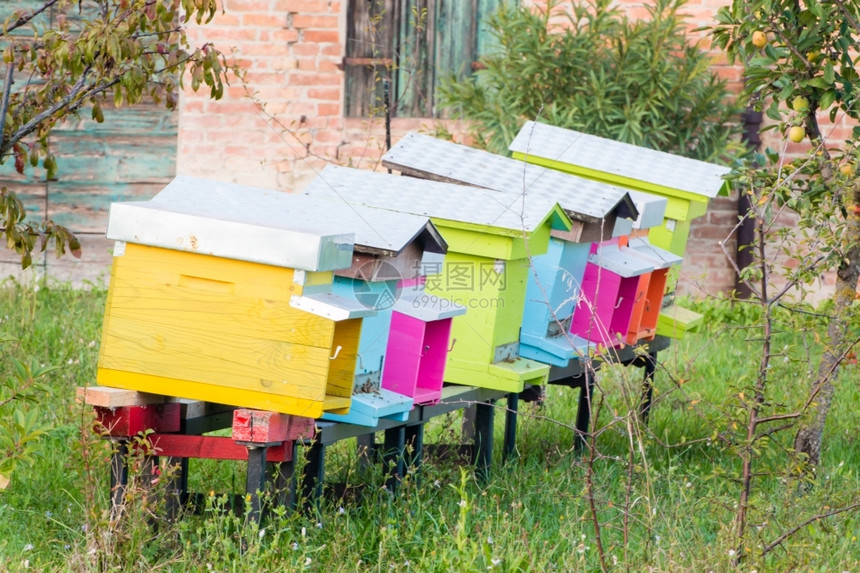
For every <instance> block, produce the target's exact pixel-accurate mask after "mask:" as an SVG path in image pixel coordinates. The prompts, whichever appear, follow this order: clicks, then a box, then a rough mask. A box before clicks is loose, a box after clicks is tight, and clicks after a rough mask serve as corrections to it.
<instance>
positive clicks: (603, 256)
mask: <svg viewBox="0 0 860 573" xmlns="http://www.w3.org/2000/svg"><path fill="white" fill-rule="evenodd" d="M653 268H654V266H653V265H652V264H650V263H649V262H648V261H647V260H645V259H643V258H642V257H639V256H636V255H635V254H634V253H632V252H631V251H630V249H628V248H627V247H619V246H618V242H617V239H616V240H613V241H608V242H605V243H594V245H592V252H591V254H590V255H589V257H588V264H587V265H586V267H585V274H584V275H583V277H582V289H581V291H580V296H579V299H578V300H577V303H576V309H574V312H573V317H572V319H571V325H570V332H571V333H572V334H575V335H577V336H581V337H582V338H585V339H587V340H590V341H592V342H597V343H600V344H603V345H604V346H615V345H617V344H620V343H622V342H624V339H625V338H626V337H627V331H628V329H629V327H630V320H631V317H632V314H633V309H634V306H635V304H636V297H637V293H638V291H639V277H640V276H641V275H642V274H644V273H648V272H651V271H652V270H653Z"/></svg>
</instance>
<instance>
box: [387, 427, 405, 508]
mask: <svg viewBox="0 0 860 573" xmlns="http://www.w3.org/2000/svg"><path fill="white" fill-rule="evenodd" d="M405 450H406V428H405V427H404V426H397V427H395V428H389V429H387V430H385V443H384V445H383V452H382V467H383V468H384V470H383V471H385V472H386V473H385V475H386V476H387V477H386V479H385V487H386V488H387V489H388V491H391V492H393V491H396V490H397V486H398V484H399V483H400V480H401V479H403V473H404V472H403V467H404V459H403V457H404V454H405Z"/></svg>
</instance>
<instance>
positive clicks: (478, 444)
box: [473, 402, 496, 482]
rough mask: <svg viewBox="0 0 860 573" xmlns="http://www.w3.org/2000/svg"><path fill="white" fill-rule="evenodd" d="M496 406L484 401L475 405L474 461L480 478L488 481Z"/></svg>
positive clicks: (491, 460) (491, 459) (491, 461)
mask: <svg viewBox="0 0 860 573" xmlns="http://www.w3.org/2000/svg"><path fill="white" fill-rule="evenodd" d="M495 413H496V408H495V406H494V404H493V402H482V403H479V404H477V405H476V407H475V449H474V452H473V458H474V459H473V461H474V464H475V473H476V474H477V476H478V479H479V480H480V481H482V482H486V481H487V480H489V479H490V467H491V466H492V463H493V420H494V418H495Z"/></svg>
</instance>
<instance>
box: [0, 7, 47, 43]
mask: <svg viewBox="0 0 860 573" xmlns="http://www.w3.org/2000/svg"><path fill="white" fill-rule="evenodd" d="M59 1H60V0H48V1H47V2H45V4H44V6H42V7H41V8H39V9H38V10H33V11H32V12H30V13H29V14H24V15H23V16H19V17H18V19H17V20H15V22H13V23H12V24H10V25H9V26H8V27H7V28H5V29H4V30H3V35H4V36H6V35H8V34H9V32H11V31H13V30H15V29H17V28H20V27H21V26H26V25H27V24H28V23H29V22H30V21H31V20H32V19H33V18H35V17H36V16H38V15H39V14H41V13H42V12H44V11H45V10H47V9H48V8H51V7H52V6H53V5H54V4H56V3H57V2H59Z"/></svg>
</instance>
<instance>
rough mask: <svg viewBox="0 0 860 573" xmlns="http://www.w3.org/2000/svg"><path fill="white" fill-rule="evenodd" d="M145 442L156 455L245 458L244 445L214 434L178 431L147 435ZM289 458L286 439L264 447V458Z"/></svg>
mask: <svg viewBox="0 0 860 573" xmlns="http://www.w3.org/2000/svg"><path fill="white" fill-rule="evenodd" d="M149 442H150V444H152V448H153V451H155V453H156V454H157V455H159V456H165V457H173V458H195V459H208V460H237V461H247V460H248V448H247V447H245V446H243V445H241V444H237V443H236V442H234V441H233V439H232V438H224V437H218V436H183V435H180V434H159V433H155V434H151V435H150V436H149ZM292 459H293V442H291V441H288V442H284V443H283V444H280V445H277V446H271V447H269V448H268V449H267V450H266V461H267V462H273V463H280V462H289V461H292Z"/></svg>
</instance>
